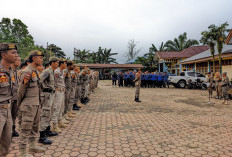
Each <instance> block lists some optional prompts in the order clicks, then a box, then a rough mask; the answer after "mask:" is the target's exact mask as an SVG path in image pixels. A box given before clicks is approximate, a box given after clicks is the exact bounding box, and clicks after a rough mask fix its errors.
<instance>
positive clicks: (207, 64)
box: [181, 45, 232, 78]
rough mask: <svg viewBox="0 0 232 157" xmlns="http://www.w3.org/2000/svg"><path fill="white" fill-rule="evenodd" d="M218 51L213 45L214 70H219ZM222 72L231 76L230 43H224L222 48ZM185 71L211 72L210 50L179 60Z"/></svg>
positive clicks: (231, 47) (231, 55) (231, 46)
mask: <svg viewBox="0 0 232 157" xmlns="http://www.w3.org/2000/svg"><path fill="white" fill-rule="evenodd" d="M218 58H219V56H218V51H217V46H215V71H216V72H217V71H219V62H218ZM221 58H222V72H228V76H229V77H230V78H231V77H232V45H224V46H223V50H222V55H221ZM181 64H182V66H183V67H185V68H186V71H190V70H195V71H196V72H199V73H202V74H206V73H207V72H213V57H212V55H211V52H210V50H207V51H204V52H202V53H200V54H197V55H195V56H192V57H190V58H188V59H186V60H184V61H181Z"/></svg>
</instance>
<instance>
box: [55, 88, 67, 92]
mask: <svg viewBox="0 0 232 157" xmlns="http://www.w3.org/2000/svg"><path fill="white" fill-rule="evenodd" d="M56 90H57V91H60V92H62V91H65V88H56Z"/></svg>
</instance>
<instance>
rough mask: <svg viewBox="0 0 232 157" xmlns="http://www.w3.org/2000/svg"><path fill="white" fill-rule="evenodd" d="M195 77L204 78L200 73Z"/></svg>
mask: <svg viewBox="0 0 232 157" xmlns="http://www.w3.org/2000/svg"><path fill="white" fill-rule="evenodd" d="M197 77H205V76H204V75H202V74H200V73H197Z"/></svg>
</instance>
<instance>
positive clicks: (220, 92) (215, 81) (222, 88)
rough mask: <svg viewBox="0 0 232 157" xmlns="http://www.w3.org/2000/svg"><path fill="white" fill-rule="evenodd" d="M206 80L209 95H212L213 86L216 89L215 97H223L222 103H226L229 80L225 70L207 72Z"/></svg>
mask: <svg viewBox="0 0 232 157" xmlns="http://www.w3.org/2000/svg"><path fill="white" fill-rule="evenodd" d="M207 76H208V77H207V82H208V83H209V85H208V91H209V97H210V98H212V97H213V87H215V89H216V94H217V96H216V97H215V99H222V98H224V101H223V103H222V104H225V105H227V104H228V100H229V93H228V92H229V89H230V81H229V78H228V77H227V72H223V73H222V77H221V74H220V73H219V72H216V73H215V75H213V74H211V73H210V72H209V73H207Z"/></svg>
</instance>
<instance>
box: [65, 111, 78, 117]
mask: <svg viewBox="0 0 232 157" xmlns="http://www.w3.org/2000/svg"><path fill="white" fill-rule="evenodd" d="M67 114H68V117H69V118H75V117H76V116H75V115H73V114H72V113H71V112H70V111H68V113H67Z"/></svg>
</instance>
